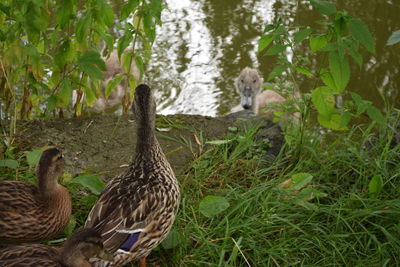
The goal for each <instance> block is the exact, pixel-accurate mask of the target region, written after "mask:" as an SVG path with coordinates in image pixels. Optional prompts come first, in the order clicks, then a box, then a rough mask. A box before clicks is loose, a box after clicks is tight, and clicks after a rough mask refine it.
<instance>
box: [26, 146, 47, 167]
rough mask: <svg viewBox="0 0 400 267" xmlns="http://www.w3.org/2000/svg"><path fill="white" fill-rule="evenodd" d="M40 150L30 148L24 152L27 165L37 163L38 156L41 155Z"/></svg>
mask: <svg viewBox="0 0 400 267" xmlns="http://www.w3.org/2000/svg"><path fill="white" fill-rule="evenodd" d="M42 152H43V151H42V150H38V149H36V150H32V151H29V152H25V156H26V160H27V162H28V165H29V167H31V168H32V167H34V166H36V165H37V164H38V163H39V159H40V156H41V155H42Z"/></svg>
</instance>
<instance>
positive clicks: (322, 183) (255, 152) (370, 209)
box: [151, 127, 400, 266]
mask: <svg viewBox="0 0 400 267" xmlns="http://www.w3.org/2000/svg"><path fill="white" fill-rule="evenodd" d="M318 132H319V129H313V130H309V131H307V134H306V139H305V141H304V143H303V146H302V148H301V151H300V153H298V152H299V151H293V150H292V149H291V147H288V146H287V147H285V149H284V151H283V153H282V154H281V156H280V158H279V159H277V160H276V161H275V162H274V164H273V165H272V166H269V167H265V165H263V164H262V162H260V159H259V158H260V157H259V156H260V155H259V153H260V150H259V149H254V147H257V145H258V144H254V143H253V142H249V140H252V134H248V133H249V132H247V133H245V134H241V135H238V136H236V138H235V139H234V141H233V142H230V143H228V144H224V145H221V146H218V147H216V148H214V149H213V150H211V151H208V152H206V154H204V155H203V156H202V157H201V158H200V159H198V160H197V161H195V162H194V163H193V165H192V167H191V168H190V171H189V173H188V174H187V175H185V176H182V177H179V180H180V183H181V190H182V195H183V197H182V206H181V208H180V212H179V214H178V218H177V221H176V223H175V226H174V231H175V232H174V234H173V236H174V238H175V245H176V246H175V247H174V248H173V249H160V250H158V251H156V252H153V254H152V255H151V257H152V258H153V259H155V261H156V262H158V263H159V264H161V266H303V265H304V266H359V265H367V266H395V265H397V264H398V262H400V254H399V251H400V239H399V237H400V200H399V190H400V146H399V145H397V147H395V148H390V141H391V140H392V137H393V131H392V130H391V129H390V128H388V129H386V130H383V131H381V132H378V133H372V127H370V128H366V127H364V128H363V127H354V128H353V129H352V130H351V131H349V132H346V133H334V134H324V135H321V134H318ZM296 149H297V148H296ZM238 151H240V153H237V152H238ZM291 155H298V160H295V161H293V159H292V158H291ZM293 162H294V163H293ZM304 172H306V173H309V174H311V175H312V176H313V180H312V182H311V183H309V184H307V186H306V187H305V188H303V189H301V190H299V191H297V192H293V191H290V190H286V189H283V188H282V186H281V183H282V182H283V181H285V180H287V179H288V178H290V177H292V176H293V175H295V174H297V173H304ZM377 174H378V175H381V177H382V179H383V190H382V191H381V193H380V194H379V195H378V197H377V198H376V199H374V198H371V197H370V194H369V187H368V186H369V182H370V180H371V178H372V177H373V176H374V175H377ZM306 190H311V192H314V195H313V193H311V194H310V193H309V192H308V193H307V191H306ZM303 192H304V194H303ZM317 193H322V194H319V197H318V196H315V195H317ZM207 195H217V196H223V197H225V198H226V199H227V200H228V201H229V203H230V207H229V208H228V209H227V210H226V211H224V212H223V213H221V214H219V215H218V216H216V217H214V218H211V219H210V218H207V217H205V216H204V215H203V214H202V213H201V212H200V211H199V204H200V202H201V200H202V199H203V198H204V197H205V196H207ZM309 199H310V200H309Z"/></svg>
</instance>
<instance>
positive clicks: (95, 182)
mask: <svg viewBox="0 0 400 267" xmlns="http://www.w3.org/2000/svg"><path fill="white" fill-rule="evenodd" d="M71 183H74V184H80V185H82V186H84V187H86V188H88V189H89V190H90V192H92V193H93V194H95V195H99V194H100V193H101V192H102V191H103V189H104V186H105V184H104V182H103V181H102V180H101V179H100V177H99V176H98V175H81V176H78V177H75V178H74V179H72V180H71Z"/></svg>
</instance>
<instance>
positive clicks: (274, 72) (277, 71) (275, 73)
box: [268, 65, 286, 81]
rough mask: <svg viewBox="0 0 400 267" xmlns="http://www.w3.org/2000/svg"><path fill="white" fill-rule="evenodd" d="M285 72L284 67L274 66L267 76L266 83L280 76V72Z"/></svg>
mask: <svg viewBox="0 0 400 267" xmlns="http://www.w3.org/2000/svg"><path fill="white" fill-rule="evenodd" d="M285 70H286V67H285V66H282V65H278V66H276V67H275V68H274V69H273V70H272V71H271V72H270V74H269V75H268V81H270V80H272V79H273V78H275V77H276V76H279V75H281V74H282V72H284V71H285Z"/></svg>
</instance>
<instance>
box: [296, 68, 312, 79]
mask: <svg viewBox="0 0 400 267" xmlns="http://www.w3.org/2000/svg"><path fill="white" fill-rule="evenodd" d="M294 69H295V70H296V71H297V72H299V73H302V74H304V75H307V76H309V77H311V76H313V74H312V73H311V71H309V70H308V69H306V68H303V67H300V66H295V67H294Z"/></svg>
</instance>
